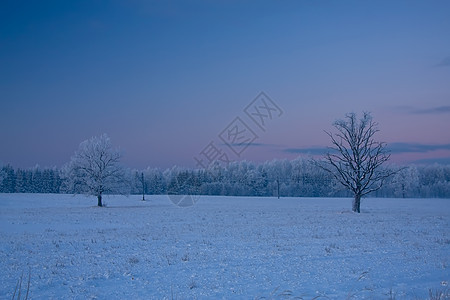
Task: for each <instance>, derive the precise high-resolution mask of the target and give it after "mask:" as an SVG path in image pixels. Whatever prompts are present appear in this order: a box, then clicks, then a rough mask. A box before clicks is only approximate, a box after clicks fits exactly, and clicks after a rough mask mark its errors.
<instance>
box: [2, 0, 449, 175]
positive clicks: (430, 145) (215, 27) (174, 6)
mask: <svg viewBox="0 0 450 300" xmlns="http://www.w3.org/2000/svg"><path fill="white" fill-rule="evenodd" d="M449 15H450V1H289V0H287V1H265V0H262V1H250V0H242V1H234V0H229V1H225V0H218V1H212V0H203V1H200V0H194V1H151V0H150V1H144V0H129V1H125V0H112V1H103V0H95V1H92V0H89V1H9V0H6V1H1V2H0V163H1V164H11V165H12V166H15V167H20V168H29V167H33V166H35V165H36V164H38V165H40V166H43V167H44V166H45V167H53V166H56V167H60V166H62V165H63V164H64V163H66V162H68V161H69V160H70V157H71V156H72V155H73V154H74V152H75V150H76V149H77V148H78V145H79V144H80V142H82V141H84V140H86V139H89V138H90V137H92V136H98V135H100V134H103V133H106V134H108V135H109V137H110V138H111V141H112V143H113V144H114V145H115V146H117V147H120V149H121V151H122V152H123V155H124V156H123V163H124V164H125V165H127V166H129V167H132V168H140V169H142V168H146V167H160V168H168V167H171V166H174V165H178V166H186V167H195V166H198V161H202V162H203V163H205V162H207V161H208V159H209V158H211V157H212V155H216V156H217V155H219V154H220V155H219V156H220V157H224V156H223V155H225V157H226V158H227V159H228V160H230V161H233V160H243V159H245V160H250V161H265V160H273V159H284V158H287V159H294V158H296V157H298V156H308V155H312V154H315V153H317V152H320V150H321V149H323V148H325V147H326V146H329V145H330V140H329V137H328V136H327V135H326V134H325V132H324V130H326V131H333V127H332V124H333V122H334V121H335V120H338V119H342V118H343V117H344V116H345V114H346V113H349V112H355V113H357V114H362V112H364V111H369V112H371V113H372V116H373V118H374V120H375V121H376V122H377V123H378V124H379V129H380V131H379V132H378V133H377V135H376V139H377V140H379V141H383V142H386V143H387V144H388V147H390V149H391V151H392V157H391V158H392V161H393V162H394V163H400V164H403V163H432V162H445V163H450V130H449V129H450V18H449V17H448V16H449ZM261 93H262V94H261ZM255 107H256V109H258V107H259V116H258V115H257V114H255V113H258V111H256V110H255ZM252 113H253V114H252ZM261 122H264V124H263V126H261V124H260V123H261ZM244 131H245V132H244ZM233 132H234V133H236V134H235V135H233V134H232V133H233ZM242 132H244V133H243V134H241V133H242ZM238 133H239V134H238ZM196 159H197V160H196Z"/></svg>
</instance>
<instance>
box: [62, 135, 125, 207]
mask: <svg viewBox="0 0 450 300" xmlns="http://www.w3.org/2000/svg"><path fill="white" fill-rule="evenodd" d="M121 156H122V155H121V153H120V151H119V150H118V149H116V148H113V147H112V145H111V140H110V139H109V137H108V136H107V135H106V134H103V135H101V136H100V137H92V138H91V139H89V140H86V141H84V142H82V143H81V144H80V146H79V148H78V151H76V152H75V154H74V155H73V156H72V158H71V161H70V162H69V163H68V164H67V165H66V166H65V167H64V174H65V185H66V189H68V190H72V191H73V192H81V193H86V194H88V195H93V196H96V197H97V200H98V202H97V204H98V206H103V203H102V195H103V194H104V193H121V192H123V189H124V186H125V185H126V180H125V175H124V169H123V167H122V166H121V165H120V164H119V161H120V158H121Z"/></svg>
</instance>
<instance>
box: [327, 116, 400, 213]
mask: <svg viewBox="0 0 450 300" xmlns="http://www.w3.org/2000/svg"><path fill="white" fill-rule="evenodd" d="M333 126H334V127H335V128H336V129H337V133H334V134H333V133H330V132H327V131H325V132H326V134H327V135H328V136H329V137H330V138H331V142H332V144H333V145H332V146H331V147H329V150H330V151H328V153H326V154H325V157H324V163H321V164H319V166H320V167H321V168H322V169H324V170H326V171H328V172H330V173H331V174H332V175H333V176H334V178H336V180H337V181H339V182H340V183H341V184H342V185H343V186H344V187H345V188H347V189H348V190H350V191H351V192H352V193H353V194H354V200H353V205H352V210H353V211H354V212H358V213H359V212H360V206H361V197H363V196H365V195H367V194H369V193H371V192H374V191H376V190H378V189H380V188H381V187H382V186H383V183H384V181H385V179H386V178H388V177H389V176H391V175H393V174H395V171H394V170H392V169H388V168H383V167H382V165H383V164H384V163H385V162H387V161H388V160H389V158H390V154H389V152H388V151H387V149H386V144H385V143H382V142H377V141H375V139H374V135H375V134H376V133H377V132H378V131H379V130H378V124H377V123H375V122H374V121H373V120H372V116H371V114H370V113H368V112H365V113H364V114H363V116H362V118H361V119H359V120H358V119H357V116H356V114H355V113H349V114H347V115H346V116H345V119H344V120H338V121H336V122H334V124H333Z"/></svg>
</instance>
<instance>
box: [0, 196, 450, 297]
mask: <svg viewBox="0 0 450 300" xmlns="http://www.w3.org/2000/svg"><path fill="white" fill-rule="evenodd" d="M141 197H142V196H129V197H125V196H106V197H105V198H104V200H105V202H106V203H107V207H106V208H100V207H96V206H95V204H96V203H97V202H96V201H97V200H96V199H95V198H93V197H92V198H88V197H85V196H80V195H77V196H73V195H55V194H0V267H1V272H0V274H1V275H0V282H1V286H0V298H1V299H11V298H12V295H13V292H14V289H15V286H16V284H17V281H18V279H19V278H20V277H21V274H22V273H23V274H24V275H23V278H24V279H23V281H24V283H23V284H22V295H24V288H26V281H27V280H28V274H29V273H30V274H31V281H30V289H29V299H127V298H129V299H263V298H264V299H286V298H294V297H298V298H301V299H313V298H314V299H320V298H322V299H326V298H329V299H388V298H389V297H391V298H392V295H393V296H395V299H427V298H428V293H429V289H432V290H433V291H436V290H437V291H447V292H448V287H447V284H448V282H449V280H450V231H449V229H450V228H449V221H450V199H379V198H378V199H377V198H369V199H364V200H363V201H362V204H361V207H362V213H361V214H356V213H352V212H350V209H349V208H350V202H351V199H342V198H281V199H276V198H259V197H211V196H202V197H200V199H199V201H198V202H197V203H196V205H194V206H192V207H185V208H180V207H177V206H175V205H173V204H172V202H171V201H170V200H169V198H168V197H167V196H147V197H146V198H147V201H141V200H140V199H141Z"/></svg>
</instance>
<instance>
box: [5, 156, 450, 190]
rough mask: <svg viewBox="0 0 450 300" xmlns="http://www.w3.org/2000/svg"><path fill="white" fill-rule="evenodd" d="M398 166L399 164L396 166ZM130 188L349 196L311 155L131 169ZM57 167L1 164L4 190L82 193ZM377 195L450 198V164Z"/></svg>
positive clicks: (412, 169) (408, 174) (403, 176)
mask: <svg viewBox="0 0 450 300" xmlns="http://www.w3.org/2000/svg"><path fill="white" fill-rule="evenodd" d="M391 167H392V168H398V167H397V166H391ZM126 174H127V176H126V177H127V185H125V187H124V190H123V193H124V194H129V193H131V194H141V193H145V194H147V195H152V194H200V195H224V196H278V195H280V196H281V197H345V196H351V195H350V194H348V192H347V191H345V190H343V189H342V188H341V186H340V185H339V184H338V183H337V182H336V181H335V180H334V179H333V178H332V177H331V176H330V174H328V173H326V172H325V171H323V170H322V169H320V168H318V167H317V166H316V165H315V164H314V163H312V162H311V161H310V160H307V159H302V158H298V159H295V160H273V161H270V162H265V163H260V164H257V163H252V162H248V161H239V162H232V163H230V165H229V166H228V167H227V168H225V167H224V166H221V165H213V166H211V167H210V168H208V169H201V170H198V169H196V170H194V169H188V168H181V167H173V168H170V169H166V170H162V169H158V168H148V169H145V170H131V169H127V170H126ZM64 186H65V185H64V180H63V176H62V173H61V170H59V169H57V168H43V169H42V168H40V167H35V168H33V169H28V170H24V169H14V168H13V167H11V166H9V165H7V166H3V167H2V168H0V192H2V193H77V192H79V191H76V190H67V189H66V188H65V187H64ZM371 196H374V197H404V198H410V197H423V198H435V197H442V198H450V165H440V164H434V165H422V166H415V165H411V166H408V167H405V168H403V169H401V171H399V172H398V173H397V174H396V175H395V176H392V177H391V178H389V180H388V181H387V182H386V183H385V185H384V186H383V188H382V189H380V190H379V191H377V192H376V193H374V194H372V195H371Z"/></svg>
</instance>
